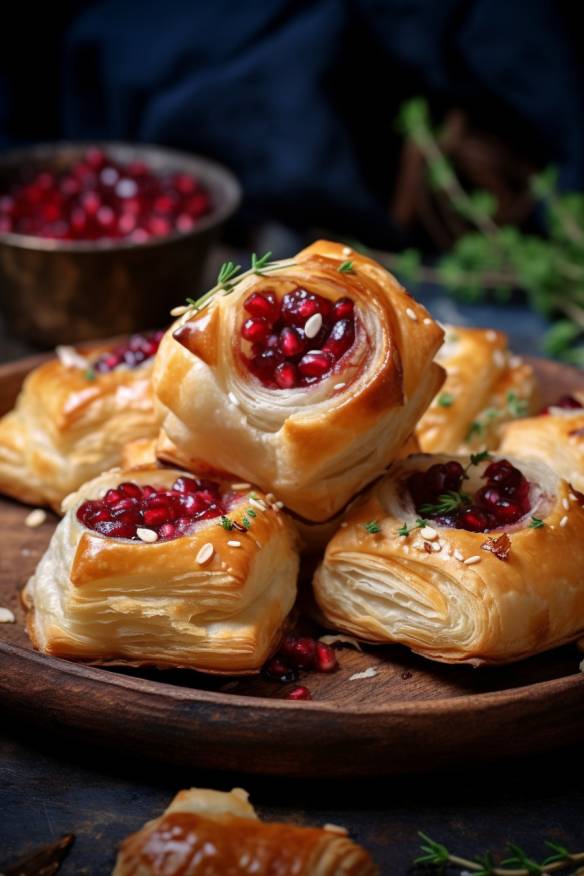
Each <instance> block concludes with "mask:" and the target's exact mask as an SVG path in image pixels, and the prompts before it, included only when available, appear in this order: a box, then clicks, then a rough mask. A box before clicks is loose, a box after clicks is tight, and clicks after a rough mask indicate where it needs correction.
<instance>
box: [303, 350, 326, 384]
mask: <svg viewBox="0 0 584 876" xmlns="http://www.w3.org/2000/svg"><path fill="white" fill-rule="evenodd" d="M333 364H334V362H333V357H332V356H331V354H330V353H327V352H325V351H324V350H321V351H320V352H318V353H307V354H306V355H305V356H303V357H302V359H301V360H300V362H299V363H298V370H299V371H300V373H301V374H302V376H303V377H323V375H325V374H326V373H327V371H330V369H331V368H332V367H333Z"/></svg>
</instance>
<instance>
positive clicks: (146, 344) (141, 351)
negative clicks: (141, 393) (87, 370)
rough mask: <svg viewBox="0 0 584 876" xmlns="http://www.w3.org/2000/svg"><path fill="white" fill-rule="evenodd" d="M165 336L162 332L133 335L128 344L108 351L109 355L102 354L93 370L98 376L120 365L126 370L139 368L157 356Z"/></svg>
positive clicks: (94, 364)
mask: <svg viewBox="0 0 584 876" xmlns="http://www.w3.org/2000/svg"><path fill="white" fill-rule="evenodd" d="M163 335H164V332H163V331H162V330H159V331H155V332H149V333H148V334H144V335H132V337H131V338H130V339H129V341H126V343H124V344H120V346H119V347H114V349H113V350H108V352H107V353H102V354H101V356H100V357H99V358H98V359H96V360H95V362H94V363H93V365H92V368H93V370H94V371H97V373H98V374H106V373H107V372H108V371H113V370H114V368H117V367H118V366H119V365H125V366H126V368H137V366H138V365H141V364H142V362H145V361H146V360H147V359H151V358H152V357H153V356H155V355H156V353H157V352H158V347H159V346H160V341H161V340H162V337H163Z"/></svg>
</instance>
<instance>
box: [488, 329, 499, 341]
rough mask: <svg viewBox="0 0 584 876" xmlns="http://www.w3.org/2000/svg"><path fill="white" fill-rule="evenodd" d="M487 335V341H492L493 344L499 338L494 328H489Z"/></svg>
mask: <svg viewBox="0 0 584 876" xmlns="http://www.w3.org/2000/svg"><path fill="white" fill-rule="evenodd" d="M485 337H486V339H487V341H490V342H491V344H494V343H495V341H496V340H497V332H494V331H493V329H489V330H488V332H487V333H486V334H485Z"/></svg>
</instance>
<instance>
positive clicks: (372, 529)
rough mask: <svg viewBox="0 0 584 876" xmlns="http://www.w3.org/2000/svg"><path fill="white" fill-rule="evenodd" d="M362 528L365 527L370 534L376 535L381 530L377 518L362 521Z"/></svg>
mask: <svg viewBox="0 0 584 876" xmlns="http://www.w3.org/2000/svg"><path fill="white" fill-rule="evenodd" d="M363 528H364V529H366V530H367V532H368V533H369V534H370V535H377V533H378V532H381V526H380V525H379V523H378V522H377V520H370V521H369V522H368V523H364V524H363Z"/></svg>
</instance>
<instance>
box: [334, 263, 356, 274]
mask: <svg viewBox="0 0 584 876" xmlns="http://www.w3.org/2000/svg"><path fill="white" fill-rule="evenodd" d="M337 270H338V272H339V274H352V273H353V262H351V261H348V262H343V263H342V264H340V265H339V267H338V268H337Z"/></svg>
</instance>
